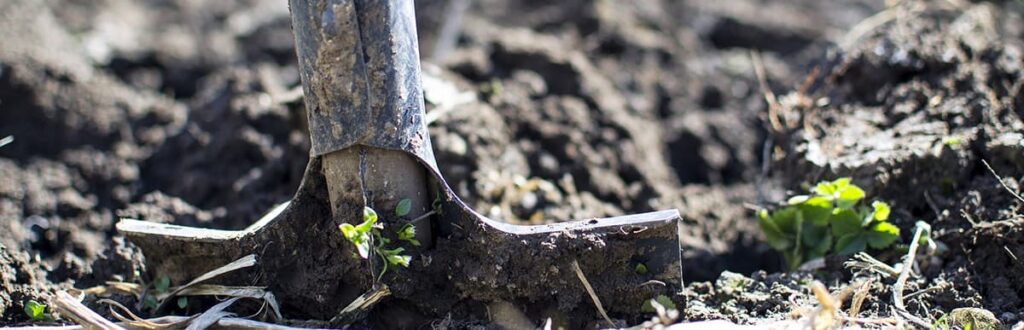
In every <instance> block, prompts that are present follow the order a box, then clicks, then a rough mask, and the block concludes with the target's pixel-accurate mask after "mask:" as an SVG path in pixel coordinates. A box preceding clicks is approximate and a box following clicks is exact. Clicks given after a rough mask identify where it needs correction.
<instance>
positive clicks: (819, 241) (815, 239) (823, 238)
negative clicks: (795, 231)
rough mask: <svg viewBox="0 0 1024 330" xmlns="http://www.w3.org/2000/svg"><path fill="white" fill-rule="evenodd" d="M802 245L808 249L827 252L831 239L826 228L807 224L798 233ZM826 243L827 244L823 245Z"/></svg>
mask: <svg viewBox="0 0 1024 330" xmlns="http://www.w3.org/2000/svg"><path fill="white" fill-rule="evenodd" d="M800 236H801V239H802V243H803V245H804V246H805V247H807V248H808V249H813V250H819V249H822V247H821V246H822V245H824V249H825V250H826V251H827V250H828V248H829V247H830V246H831V243H832V242H831V239H832V237H831V236H830V235H829V232H828V227H827V226H815V225H813V224H811V223H809V222H805V223H804V228H803V229H802V230H801V231H800ZM823 242H827V243H828V244H823Z"/></svg>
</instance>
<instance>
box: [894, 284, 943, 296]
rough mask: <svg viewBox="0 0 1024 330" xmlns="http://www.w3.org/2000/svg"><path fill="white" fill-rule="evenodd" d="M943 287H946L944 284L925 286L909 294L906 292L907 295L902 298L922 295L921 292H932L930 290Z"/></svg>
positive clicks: (937, 289)
mask: <svg viewBox="0 0 1024 330" xmlns="http://www.w3.org/2000/svg"><path fill="white" fill-rule="evenodd" d="M945 288H946V286H945V285H936V286H932V287H927V288H924V289H921V290H917V291H916V292H913V293H911V294H908V295H906V296H904V297H903V298H904V299H910V298H913V297H917V296H919V295H922V294H925V293H929V292H932V291H939V290H943V289H945Z"/></svg>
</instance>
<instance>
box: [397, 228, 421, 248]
mask: <svg viewBox="0 0 1024 330" xmlns="http://www.w3.org/2000/svg"><path fill="white" fill-rule="evenodd" d="M398 240H400V241H405V242H409V244H412V245H413V246H420V241H418V240H416V226H413V225H412V224H411V223H407V224H405V225H404V226H402V229H399V230H398Z"/></svg>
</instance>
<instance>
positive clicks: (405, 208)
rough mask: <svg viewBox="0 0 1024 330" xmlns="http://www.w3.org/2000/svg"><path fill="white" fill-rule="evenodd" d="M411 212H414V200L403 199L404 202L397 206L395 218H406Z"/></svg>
mask: <svg viewBox="0 0 1024 330" xmlns="http://www.w3.org/2000/svg"><path fill="white" fill-rule="evenodd" d="M411 210H412V200H411V199H408V198H406V199H403V200H401V201H399V202H398V205H395V216H397V217H399V218H401V217H404V216H406V215H409V211H411Z"/></svg>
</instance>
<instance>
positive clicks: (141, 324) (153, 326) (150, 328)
mask: <svg viewBox="0 0 1024 330" xmlns="http://www.w3.org/2000/svg"><path fill="white" fill-rule="evenodd" d="M98 302H99V303H101V304H107V305H110V314H111V315H113V316H114V318H115V319H117V320H118V321H121V323H122V324H125V325H126V326H128V327H129V328H132V329H143V330H164V329H180V328H183V327H185V324H188V323H187V322H183V323H180V324H179V323H170V324H160V323H155V322H151V321H149V320H145V319H143V318H141V317H139V316H138V315H135V313H132V311H131V310H130V309H128V307H125V306H124V305H122V304H121V303H119V302H116V301H113V300H110V299H100V300H99V301H98ZM115 307H116V308H117V309H119V310H121V312H124V313H125V314H126V315H128V317H125V316H123V315H121V314H120V313H118V311H116V310H114V308H115Z"/></svg>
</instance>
